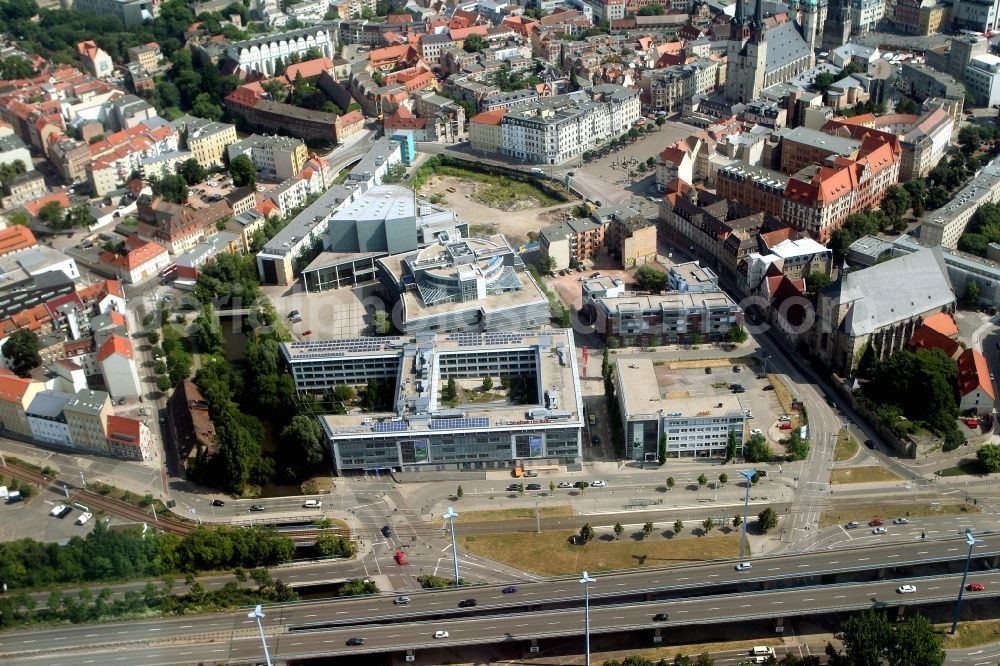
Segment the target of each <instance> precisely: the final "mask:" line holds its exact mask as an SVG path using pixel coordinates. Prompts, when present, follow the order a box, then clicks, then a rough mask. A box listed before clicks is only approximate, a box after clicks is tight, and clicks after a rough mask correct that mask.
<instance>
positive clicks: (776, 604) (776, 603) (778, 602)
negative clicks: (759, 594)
mask: <svg viewBox="0 0 1000 666" xmlns="http://www.w3.org/2000/svg"><path fill="white" fill-rule="evenodd" d="M784 603H785V602H784V601H775V602H774V605H775V606H781V605H782V604H784Z"/></svg>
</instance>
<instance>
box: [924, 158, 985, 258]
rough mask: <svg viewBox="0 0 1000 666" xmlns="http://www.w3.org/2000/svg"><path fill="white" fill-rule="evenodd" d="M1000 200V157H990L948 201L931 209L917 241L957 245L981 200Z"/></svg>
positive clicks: (930, 245) (931, 244) (930, 243)
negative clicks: (975, 174) (998, 158)
mask: <svg viewBox="0 0 1000 666" xmlns="http://www.w3.org/2000/svg"><path fill="white" fill-rule="evenodd" d="M998 201H1000V160H993V162H991V163H990V164H988V165H986V166H985V167H983V168H982V169H980V171H979V175H977V176H976V177H975V178H973V179H972V180H971V181H969V183H968V184H967V185H966V186H965V187H963V188H962V189H961V190H959V191H958V192H957V193H956V194H955V196H954V197H952V199H951V201H949V202H948V203H947V204H945V205H944V206H942V207H941V208H939V209H937V210H935V211H933V212H930V213H928V214H927V216H926V217H925V219H924V222H923V224H922V225H921V226H920V241H921V242H922V243H924V244H925V245H927V246H929V247H934V246H936V245H942V246H944V247H948V248H955V247H958V239H959V238H961V236H962V234H964V233H965V228H966V227H967V226H968V225H969V220H971V219H972V216H973V215H974V214H975V212H976V210H977V209H978V208H979V207H980V206H982V205H983V204H984V203H997V202H998Z"/></svg>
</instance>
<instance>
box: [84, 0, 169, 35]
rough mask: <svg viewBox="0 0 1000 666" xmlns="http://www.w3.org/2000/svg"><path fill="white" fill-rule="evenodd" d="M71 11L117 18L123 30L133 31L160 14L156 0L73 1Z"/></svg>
mask: <svg viewBox="0 0 1000 666" xmlns="http://www.w3.org/2000/svg"><path fill="white" fill-rule="evenodd" d="M73 9H75V10H76V11H78V12H90V13H92V14H97V15H98V16H117V17H118V18H119V19H121V21H122V23H124V24H125V28H126V29H128V30H133V29H136V28H139V27H141V26H142V24H143V23H144V22H146V21H152V20H153V19H154V18H156V17H157V16H158V15H159V14H160V3H159V2H156V0H73Z"/></svg>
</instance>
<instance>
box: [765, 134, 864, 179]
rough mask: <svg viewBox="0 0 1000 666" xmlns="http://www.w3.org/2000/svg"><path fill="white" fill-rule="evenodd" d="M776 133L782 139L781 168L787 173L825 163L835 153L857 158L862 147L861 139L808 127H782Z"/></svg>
mask: <svg viewBox="0 0 1000 666" xmlns="http://www.w3.org/2000/svg"><path fill="white" fill-rule="evenodd" d="M775 134H776V135H777V136H778V138H779V139H780V141H781V148H780V150H781V162H780V166H779V168H780V169H781V171H782V172H784V173H787V174H793V173H797V172H798V171H800V170H801V169H803V168H805V167H807V166H810V165H813V164H823V163H825V162H826V160H827V158H828V157H831V156H834V155H840V156H841V157H846V158H848V159H855V158H856V157H857V154H858V150H859V149H860V148H861V141H858V140H855V139H852V138H843V137H839V136H835V135H830V134H827V133H826V132H820V131H818V130H813V129H809V128H808V127H796V128H794V129H782V130H778V131H777V132H776V133H775Z"/></svg>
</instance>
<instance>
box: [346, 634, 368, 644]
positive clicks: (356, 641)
mask: <svg viewBox="0 0 1000 666" xmlns="http://www.w3.org/2000/svg"><path fill="white" fill-rule="evenodd" d="M347 644H348V645H364V644H365V639H363V638H361V637H360V636H354V637H353V638H348V639H347Z"/></svg>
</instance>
